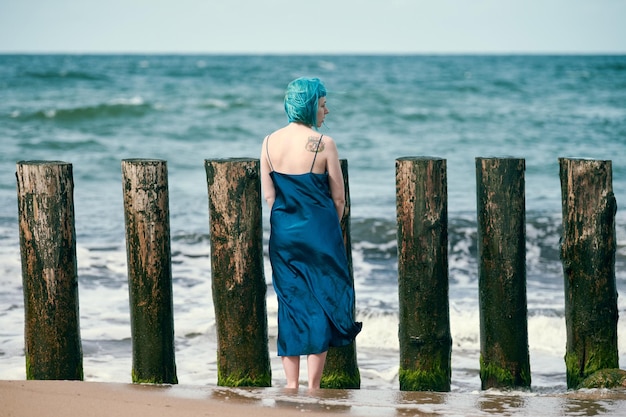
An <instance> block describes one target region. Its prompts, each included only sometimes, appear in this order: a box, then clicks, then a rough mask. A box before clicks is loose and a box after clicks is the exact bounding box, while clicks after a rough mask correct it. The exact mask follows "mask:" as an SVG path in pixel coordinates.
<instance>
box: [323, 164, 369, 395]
mask: <svg viewBox="0 0 626 417" xmlns="http://www.w3.org/2000/svg"><path fill="white" fill-rule="evenodd" d="M340 163H341V170H342V172H343V184H344V187H345V190H346V208H345V210H344V213H343V217H342V218H341V231H342V232H343V241H344V244H345V246H346V256H347V258H348V267H349V269H350V278H351V279H352V282H353V283H354V272H353V269H352V236H351V234H350V188H349V185H350V184H349V178H348V161H347V160H345V159H341V160H340ZM320 386H321V387H322V388H334V389H358V388H360V387H361V374H360V372H359V367H358V364H357V357H356V342H354V341H353V342H352V343H350V344H349V345H346V346H342V347H331V348H330V349H329V350H328V354H327V355H326V364H325V365H324V372H323V373H322V381H321V384H320Z"/></svg>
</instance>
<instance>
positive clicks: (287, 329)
mask: <svg viewBox="0 0 626 417" xmlns="http://www.w3.org/2000/svg"><path fill="white" fill-rule="evenodd" d="M320 139H321V138H320ZM316 155H317V154H316ZM268 158H269V154H268ZM313 159H314V161H313V163H315V158H313ZM270 166H271V161H270ZM312 169H313V166H311V171H310V172H308V173H305V174H299V175H293V174H282V173H279V172H276V171H274V170H273V167H272V171H271V172H270V177H271V178H272V181H273V182H274V188H275V190H276V199H275V201H274V204H273V206H272V211H271V214H270V225H271V233H270V240H269V256H270V262H271V265H272V282H273V285H274V289H275V291H276V294H277V296H278V355H279V356H299V355H308V354H316V353H322V352H325V351H327V350H328V347H329V346H345V345H347V344H349V343H350V342H352V341H353V340H354V338H355V337H356V335H357V334H358V333H359V332H360V331H361V326H362V324H361V323H357V322H355V321H354V287H353V284H352V281H351V278H350V273H349V270H348V262H347V258H346V252H345V246H344V243H343V237H342V233H341V226H340V224H339V219H338V218H337V211H336V209H335V206H334V203H333V200H332V198H331V195H330V187H329V182H328V174H327V173H324V174H317V173H314V172H312Z"/></svg>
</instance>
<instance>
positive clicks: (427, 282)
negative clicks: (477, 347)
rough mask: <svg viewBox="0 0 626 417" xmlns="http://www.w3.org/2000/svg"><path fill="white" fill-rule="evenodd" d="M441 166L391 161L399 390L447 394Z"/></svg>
mask: <svg viewBox="0 0 626 417" xmlns="http://www.w3.org/2000/svg"><path fill="white" fill-rule="evenodd" d="M447 188H448V185H447V176H446V161H445V160H444V159H439V158H420V157H407V158H398V159H397V160H396V215H397V232H398V233H397V239H398V293H399V307H400V328H399V339H400V374H399V380H400V389H401V390H403V391H450V376H451V356H450V355H451V351H452V339H451V336H450V312H449V303H448V289H449V288H448V189H447Z"/></svg>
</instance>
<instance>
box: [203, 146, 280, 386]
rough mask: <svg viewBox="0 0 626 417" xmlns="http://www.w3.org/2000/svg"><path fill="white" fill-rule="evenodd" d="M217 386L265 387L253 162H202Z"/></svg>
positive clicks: (260, 238)
mask: <svg viewBox="0 0 626 417" xmlns="http://www.w3.org/2000/svg"><path fill="white" fill-rule="evenodd" d="M205 170H206V178H207V187H208V196H209V228H210V243H211V278H212V290H213V307H214V309H215V321H216V327H217V366H218V373H217V385H220V386H229V387H238V386H257V387H268V386H271V380H272V374H271V366H270V360H269V348H268V335H267V332H268V330H267V308H266V301H265V297H266V292H267V284H266V283H265V276H264V275H265V274H264V266H263V225H262V218H261V214H262V213H261V179H260V173H259V170H260V167H259V160H258V159H246V158H233V159H217V160H205Z"/></svg>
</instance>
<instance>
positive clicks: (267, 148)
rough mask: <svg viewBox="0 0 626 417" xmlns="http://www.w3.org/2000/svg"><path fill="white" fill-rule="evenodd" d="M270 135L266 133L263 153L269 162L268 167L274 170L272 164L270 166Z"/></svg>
mask: <svg viewBox="0 0 626 417" xmlns="http://www.w3.org/2000/svg"><path fill="white" fill-rule="evenodd" d="M270 136H271V134H270V135H267V139H266V140H265V153H267V162H269V163H270V169H271V170H272V171H274V166H272V160H271V159H270Z"/></svg>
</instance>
